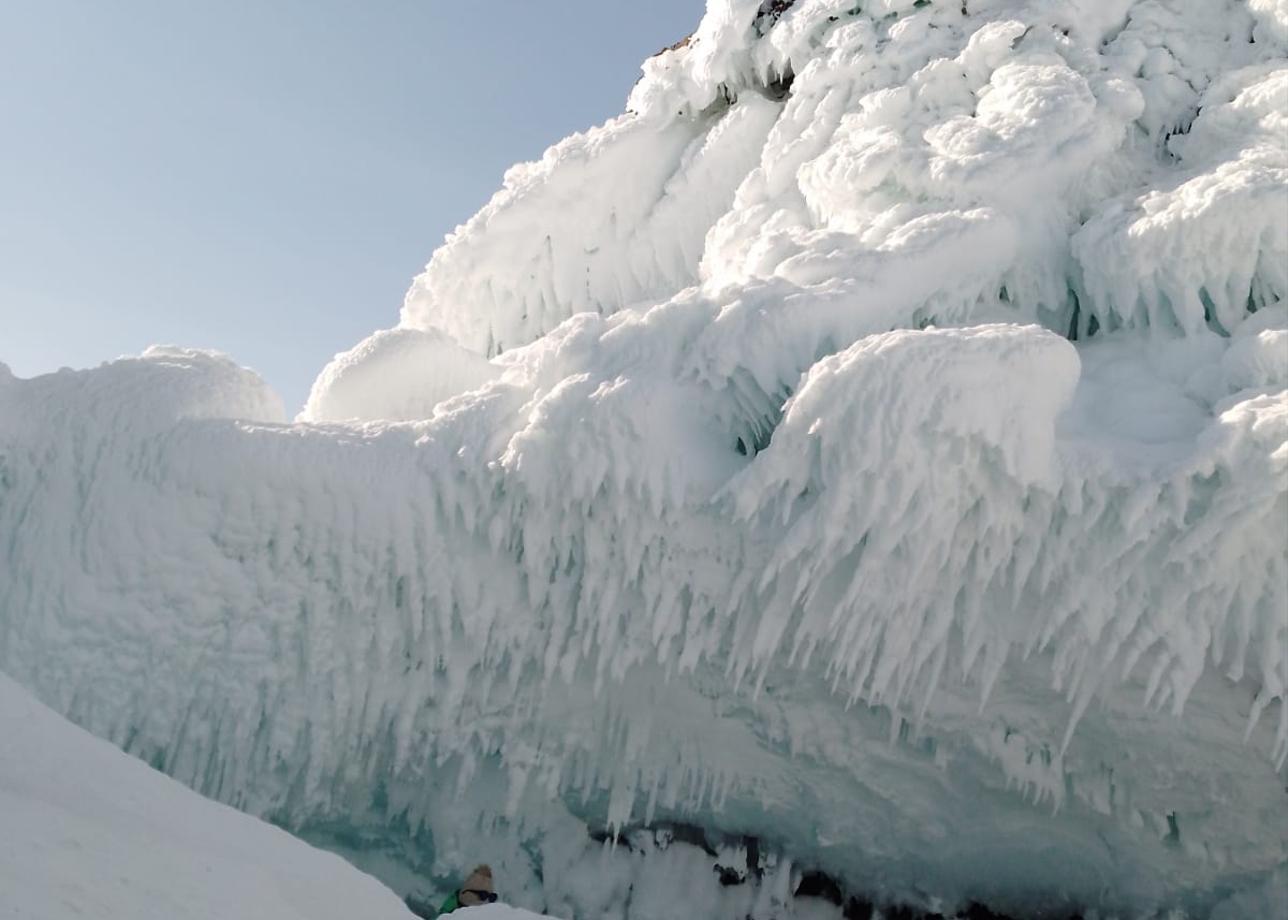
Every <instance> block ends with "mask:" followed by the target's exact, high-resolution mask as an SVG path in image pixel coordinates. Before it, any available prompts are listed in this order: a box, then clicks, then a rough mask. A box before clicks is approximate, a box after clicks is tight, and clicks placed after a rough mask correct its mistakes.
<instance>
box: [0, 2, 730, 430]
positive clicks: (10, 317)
mask: <svg viewBox="0 0 1288 920" xmlns="http://www.w3.org/2000/svg"><path fill="white" fill-rule="evenodd" d="M704 5H705V4H704V2H703V0H648V2H640V0H454V2H449V0H201V2H198V0H117V2H104V0H15V2H12V3H6V4H4V5H3V7H2V8H0V361H3V362H5V363H7V364H8V365H9V366H10V367H11V368H12V370H13V371H14V373H16V374H18V375H19V376H31V375H33V374H37V373H43V372H46V371H50V370H56V369H57V368H58V367H61V366H64V365H66V366H71V367H86V366H91V365H95V364H98V363H99V362H101V361H104V360H107V359H110V358H113V357H116V356H117V355H121V354H134V353H137V352H139V351H141V350H142V349H143V348H144V347H146V346H147V345H149V344H151V343H154V342H162V343H174V344H180V345H196V346H202V347H209V348H218V349H220V350H223V351H227V352H229V353H230V354H231V355H232V356H233V357H234V358H236V359H237V360H238V361H239V362H240V363H242V364H246V365H249V366H250V367H253V368H255V369H256V370H258V371H259V372H260V373H262V374H263V375H264V376H265V377H266V378H267V379H268V381H269V382H270V383H271V384H272V385H273V386H274V388H275V389H277V390H278V392H280V393H281V394H282V395H283V397H284V398H285V399H286V402H287V406H288V408H289V409H291V410H292V411H294V410H295V409H297V408H298V407H299V406H300V404H301V403H302V402H303V400H304V397H305V395H306V394H307V390H308V387H309V385H310V384H311V383H312V380H313V377H314V375H315V374H316V372H317V371H318V370H319V369H320V368H321V367H322V365H323V364H324V363H325V362H326V361H327V360H328V359H329V358H330V357H331V355H332V354H334V353H335V352H337V351H341V350H344V349H346V348H348V347H350V346H351V345H353V344H355V343H356V342H357V341H358V340H359V339H361V338H362V337H363V336H365V335H366V334H367V333H369V332H371V331H372V330H374V329H377V328H382V327H387V326H391V325H393V324H394V323H396V322H397V318H398V308H399V306H400V304H401V302H402V295H403V292H404V291H405V290H406V288H407V285H408V283H409V282H410V280H411V278H412V276H413V275H414V274H416V273H417V272H418V271H419V270H420V269H421V267H422V266H423V265H424V263H425V262H426V261H427V260H428V258H429V254H430V253H431V252H432V251H433V250H434V248H435V247H436V246H437V245H438V244H439V243H440V242H441V240H442V238H443V235H444V234H445V233H446V232H448V231H450V230H451V229H452V228H453V227H455V226H456V225H457V224H458V223H460V222H462V221H463V220H465V219H466V218H467V217H469V216H470V215H471V214H472V213H473V212H474V211H476V210H477V209H478V208H479V206H480V205H482V204H483V203H484V202H485V201H486V200H487V198H488V197H489V196H490V195H491V193H492V192H493V191H494V190H495V189H496V188H497V187H498V186H499V185H500V181H501V175H502V173H503V172H504V171H505V168H506V167H507V166H509V165H510V164H511V163H513V162H515V161H518V160H523V159H532V158H534V157H537V156H539V155H540V154H541V152H542V150H544V149H545V147H546V146H548V145H549V144H550V143H552V142H554V141H556V140H558V139H559V138H561V137H563V136H565V135H566V134H568V133H570V132H572V131H576V130H581V129H584V128H587V127H589V126H591V125H593V124H597V123H599V122H601V121H603V120H605V119H606V118H609V117H611V116H612V115H615V114H617V113H618V112H620V111H621V110H622V108H623V106H624V103H625V99H626V95H627V93H628V92H629V91H630V87H631V85H632V84H633V83H634V81H635V79H636V77H637V76H638V74H639V64H640V62H641V61H642V60H643V59H644V58H645V57H646V56H647V55H648V54H650V53H652V52H654V51H656V50H658V49H659V48H662V47H663V46H665V45H668V44H670V43H672V42H674V41H676V40H677V39H679V38H680V37H682V36H683V35H685V34H687V33H688V32H689V31H691V30H692V28H693V27H694V26H696V25H697V22H698V20H699V18H700V17H701V14H702V10H703V7H704Z"/></svg>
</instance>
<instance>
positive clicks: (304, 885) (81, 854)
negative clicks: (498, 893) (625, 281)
mask: <svg viewBox="0 0 1288 920" xmlns="http://www.w3.org/2000/svg"><path fill="white" fill-rule="evenodd" d="M0 738H4V744H3V745H0V814H3V815H4V819H3V824H2V825H0V827H2V830H0V892H3V901H4V908H5V912H6V915H8V916H13V917H21V918H24V920H70V918H73V917H101V918H104V920H113V918H114V920H138V918H140V917H172V918H175V920H228V918H230V917H236V918H238V920H352V918H354V917H370V918H372V920H377V918H388V920H397V918H410V917H411V916H412V915H411V914H410V913H408V911H407V910H406V908H405V907H403V905H402V904H401V903H400V902H399V900H398V898H397V897H395V896H394V894H393V892H391V891H389V890H388V889H387V888H385V887H384V886H382V885H381V884H380V883H379V882H377V881H376V880H375V879H373V878H371V877H370V876H367V875H363V874H362V873H361V872H358V871H357V870H356V869H354V868H353V867H351V866H349V865H348V864H346V863H345V862H344V861H343V860H342V859H340V858H339V857H338V856H334V855H332V854H330V853H323V852H321V851H320V850H315V849H314V848H312V847H310V846H308V845H307V844H304V843H302V842H300V841H299V840H296V839H294V838H293V837H291V836H290V835H289V834H287V833H286V832H285V831H281V830H278V829H277V828H275V827H271V826H269V825H267V824H264V823H263V822H261V821H258V820H256V819H254V818H250V817H247V816H246V815H243V814H241V813H240V812H237V811H234V810H233V809H231V808H229V807H228V806H226V805H219V804H217V803H215V802H210V801H207V800H205V799H202V798H201V797H200V796H198V795H196V794H195V793H193V792H192V791H191V790H189V789H186V788H184V787H183V786H181V785H180V784H179V783H177V782H175V781H174V780H172V779H170V778H168V777H166V776H163V775H162V774H160V773H157V772H156V771H154V770H152V769H151V768H149V767H148V766H146V765H145V764H142V763H140V762H138V761H137V760H135V759H134V758H132V757H129V756H128V755H126V754H123V753H121V752H120V751H119V750H117V749H116V748H115V747H113V746H112V745H110V744H108V743H106V742H104V741H100V740H98V739H97V738H92V737H90V735H88V734H87V733H86V732H84V731H82V730H81V729H78V728H76V727H75V726H73V725H71V724H69V723H68V722H66V721H64V720H63V719H62V718H61V717H60V716H58V715H55V714H54V713H53V712H51V711H49V710H48V709H46V708H45V707H44V706H42V705H41V704H39V703H38V702H36V701H35V700H34V699H33V698H32V697H31V696H30V695H29V694H28V693H27V692H26V691H24V690H22V689H21V688H20V687H18V686H17V685H16V684H15V683H13V681H11V680H10V679H9V678H7V677H5V676H4V675H3V674H0ZM482 916H483V915H481V918H480V920H482ZM496 916H497V920H500V918H502V917H505V918H512V917H513V918H516V920H517V918H519V917H521V916H531V915H521V914H519V913H517V912H516V913H513V914H512V913H498V914H497V915H496Z"/></svg>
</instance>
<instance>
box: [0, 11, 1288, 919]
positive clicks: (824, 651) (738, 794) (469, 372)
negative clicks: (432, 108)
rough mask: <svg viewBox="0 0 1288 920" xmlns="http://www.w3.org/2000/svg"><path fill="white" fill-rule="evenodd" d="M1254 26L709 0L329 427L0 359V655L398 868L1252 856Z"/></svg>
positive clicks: (1279, 287) (1264, 257)
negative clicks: (38, 374) (611, 837)
mask: <svg viewBox="0 0 1288 920" xmlns="http://www.w3.org/2000/svg"><path fill="white" fill-rule="evenodd" d="M1285 41H1288V8H1285V6H1284V4H1282V3H1277V2H1260V0H1256V2H1250V3H1242V2H1234V0H1229V2H1226V0H1139V2H1132V0H1101V2H1077V0H1065V2H1057V0H1050V2H1042V0H1027V2H1020V0H966V2H964V3H963V2H962V0H952V2H946V0H931V2H925V0H918V2H913V0H906V2H904V0H868V2H863V3H855V2H853V0H845V2H841V0H798V2H796V3H794V4H793V3H781V2H780V3H771V4H765V11H764V12H760V4H759V3H757V2H746V0H712V2H711V4H710V6H709V9H708V11H707V15H706V17H705V18H704V20H703V21H702V24H701V25H700V27H699V29H698V31H697V33H696V34H695V36H694V38H693V39H691V40H690V41H689V42H688V43H687V44H685V45H684V46H682V47H679V48H677V49H676V50H673V51H669V52H667V53H664V54H662V55H660V56H658V57H655V58H653V59H651V60H650V61H648V62H646V64H645V74H644V77H643V79H642V80H641V82H640V83H639V85H638V86H637V87H636V89H635V91H634V93H633V95H632V98H631V100H630V103H629V107H630V112H628V113H627V114H626V115H624V116H622V117H621V118H619V119H616V120H614V121H612V122H610V123H609V124H607V125H605V126H603V127H602V128H599V129H595V130H594V131H591V132H588V133H587V134H585V135H578V136H575V137H573V138H569V139H568V140H566V141H564V142H562V143H561V144H559V145H557V146H556V147H555V148H552V150H551V151H550V152H549V153H548V154H547V155H546V157H545V158H544V159H543V160H542V161H541V162H540V163H538V164H531V165H525V166H521V167H516V168H515V169H514V170H512V171H511V173H510V174H509V175H508V176H507V180H506V188H505V189H503V190H502V191H501V192H500V193H498V195H497V197H496V198H495V199H494V200H493V201H492V202H491V203H490V204H489V205H488V206H487V207H486V208H485V209H484V210H483V211H482V212H480V214H479V215H478V216H476V217H475V218H474V219H473V220H471V221H470V222H469V223H468V224H467V225H465V226H464V227H463V228H461V229H460V230H459V231H458V232H457V234H456V235H455V236H454V237H452V238H451V239H450V240H449V241H448V242H447V244H446V245H445V246H444V247H442V248H441V249H440V250H438V252H436V253H435V255H434V257H433V259H432V261H431V262H430V265H429V266H428V268H427V270H426V273H425V274H424V275H422V276H421V277H420V278H419V279H417V281H416V282H415V283H414V284H413V287H412V290H411V291H410V292H409V294H408V298H407V301H406V303H405V305H404V309H403V316H402V326H401V327H400V329H398V330H394V331H386V332H381V333H377V334H376V336H374V337H373V338H371V339H369V340H367V342H365V343H362V344H360V345H359V346H358V347H357V348H355V349H354V350H353V351H351V352H348V353H346V354H345V355H342V356H339V357H338V358H337V360H336V362H334V363H333V364H332V365H331V366H330V367H328V368H327V369H326V370H325V371H324V372H323V374H322V375H321V376H320V377H319V380H318V382H317V384H316V385H315V387H314V391H313V394H312V395H311V397H310V402H309V405H308V407H306V410H305V413H304V415H303V418H304V419H305V420H308V421H309V422H312V424H308V423H301V424H295V425H288V424H286V423H285V422H284V420H283V417H282V414H281V411H280V407H279V406H276V405H275V404H274V403H273V400H272V398H271V395H269V394H267V393H266V392H265V391H264V389H263V387H262V384H260V383H259V382H258V380H257V379H255V378H253V376H251V375H248V374H247V373H246V372H243V371H240V370H239V369H237V368H236V367H235V366H234V365H232V364H231V362H229V361H227V360H225V359H222V358H220V357H218V356H210V355H205V354H202V353H195V352H178V351H174V350H167V351H160V352H154V353H150V354H148V355H145V356H144V357H142V358H139V359H131V360H128V361H122V362H117V363H113V364H111V365H107V366H104V367H101V368H98V369H95V370H92V371H83V372H74V373H73V372H69V373H64V374H59V375H51V376H49V377H43V378H36V379H34V380H30V381H23V380H16V379H14V378H12V377H9V376H7V375H0V377H2V378H3V379H0V534H11V535H12V537H11V538H10V540H9V541H8V543H7V544H6V545H4V546H3V548H2V549H3V554H2V555H0V566H3V568H0V667H4V668H5V669H7V670H8V671H9V672H10V673H12V674H14V675H15V676H16V677H18V678H19V679H20V680H22V681H23V682H24V683H27V684H28V685H30V686H31V687H33V688H34V689H35V690H37V692H39V693H40V695H41V696H42V698H43V699H45V700H47V701H48V702H49V703H50V704H51V705H53V706H55V708H57V709H59V710H60V711H62V712H65V713H68V714H69V715H70V716H71V717H72V718H73V719H75V720H76V721H78V722H80V723H81V724H83V725H86V726H87V727H89V728H91V729H92V730H93V731H95V732H97V733H99V734H102V735H104V736H107V737H109V738H111V739H112V740H114V741H116V742H118V743H119V744H121V745H123V746H124V747H126V748H127V749H128V750H130V751H132V752H135V753H137V754H139V755H141V756H143V757H145V758H148V759H150V760H153V761H155V762H158V763H160V764H162V765H163V766H164V768H165V769H166V770H167V771H168V772H170V773H172V774H173V775H175V776H176V777H178V778H180V779H181V780H183V781H184V782H187V783H189V784H190V785H192V786H194V787H195V788H197V789H199V790H201V791H203V792H205V793H207V794H209V795H211V796H213V797H215V798H218V799H220V800H223V801H228V802H231V803H233V804H235V805H237V806H238V807H240V808H243V809H245V810H248V811H250V812H252V813H255V814H261V815H270V816H273V817H275V818H277V819H278V820H281V821H283V822H286V823H288V824H289V825H291V826H293V827H296V828H298V829H299V830H300V831H301V832H302V833H304V834H305V835H306V836H308V837H309V838H310V839H314V840H318V841H323V842H325V843H326V844H327V845H328V846H331V847H333V848H336V849H338V850H341V851H342V852H345V853H346V855H350V856H351V857H352V858H353V859H354V860H355V861H358V862H360V863H361V864H364V865H366V866H368V867H369V868H370V869H371V870H372V871H375V872H377V873H378V874H380V875H381V876H382V877H384V878H386V879H389V880H391V881H392V882H394V883H395V884H396V885H398V886H399V887H401V888H411V887H413V886H414V884H415V882H416V880H417V879H423V878H430V879H432V880H434V881H436V882H437V883H440V884H441V885H443V887H448V886H449V884H450V880H451V879H452V878H453V876H454V874H456V873H459V871H460V869H461V867H462V866H468V865H472V864H474V863H475V862H478V861H479V860H482V859H486V860H487V861H489V862H490V863H491V864H492V865H493V866H494V867H495V868H496V869H497V871H498V879H499V883H500V885H501V887H502V889H503V891H504V892H506V893H507V895H509V894H510V893H513V894H514V898H513V900H515V901H516V903H520V904H523V905H525V906H529V907H533V908H542V909H549V910H551V911H552V912H554V913H556V914H559V915H564V916H575V917H583V916H585V917H591V916H593V917H598V916H601V915H603V914H605V913H615V914H616V915H620V916H624V917H627V918H633V920H646V918H647V920H652V918H663V917H673V916H675V913H674V903H673V902H672V901H669V900H668V897H674V896H675V894H676V893H677V892H682V893H683V901H684V903H685V904H689V905H694V915H695V916H710V917H719V918H724V917H729V918H738V920H741V918H743V917H744V916H746V915H748V914H751V915H753V916H756V917H762V916H777V917H801V918H803V917H811V918H813V917H820V918H821V917H836V916H838V915H839V914H840V908H839V907H837V906H835V905H833V904H830V903H828V902H826V901H825V900H822V899H819V898H811V897H804V896H801V897H795V896H794V892H795V891H796V890H797V888H798V885H799V883H800V880H801V878H802V877H803V873H804V872H805V871H806V870H821V871H824V872H826V873H828V874H829V875H830V876H831V877H832V878H834V879H835V880H837V881H838V882H839V883H840V884H841V885H842V886H843V887H844V888H845V890H846V892H847V894H855V895H860V896H863V897H867V898H870V899H873V900H876V901H903V902H910V903H916V904H922V905H927V906H932V905H938V906H941V907H943V908H944V909H951V908H953V907H955V906H961V905H963V904H965V903H966V902H967V901H969V900H972V899H973V900H977V901H983V902H987V903H989V904H991V905H994V906H996V907H999V908H1005V909H1009V910H1013V911H1016V912H1023V911H1032V910H1035V909H1036V908H1038V907H1049V906H1051V905H1053V904H1062V905H1068V906H1083V907H1088V908H1093V909H1097V910H1100V911H1102V912H1110V913H1113V912H1117V911H1124V912H1130V914H1131V915H1132V916H1136V915H1138V913H1139V912H1146V913H1148V912H1150V911H1155V910H1165V909H1170V908H1177V909H1180V910H1184V911H1186V912H1187V913H1188V914H1190V915H1193V916H1207V915H1209V914H1211V915H1213V916H1222V915H1224V916H1238V915H1240V913H1239V912H1240V911H1252V908H1250V907H1249V906H1248V905H1253V904H1256V903H1258V899H1260V903H1263V904H1265V903H1273V902H1274V900H1275V899H1277V898H1278V899H1282V898H1284V897H1288V891H1286V890H1285V888H1286V886H1288V872H1286V871H1285V869H1284V865H1285V862H1286V861H1288V798H1286V797H1285V795H1284V772H1283V771H1284V768H1285V767H1284V762H1285V758H1286V757H1288V706H1286V705H1285V698H1286V696H1288V556H1286V549H1285V548H1286V547H1288V309H1285V306H1284V303H1283V299H1284V297H1285V294H1286V293H1288V277H1286V275H1285V268H1286V266H1288V197H1286V196H1288V191H1285V181H1286V179H1288V148H1286V147H1285V141H1284V133H1285V129H1286V125H1285V115H1284V113H1285V112H1286V111H1288V63H1285V45H1284V42H1285ZM389 418H401V419H410V420H411V421H406V422H403V423H391V422H389V421H387V419H389ZM382 419H384V420H385V421H382ZM340 420H346V423H345V424H336V422H337V421H340ZM644 825H654V826H657V827H686V826H689V825H694V826H699V827H701V828H702V829H703V831H704V833H705V834H706V835H707V836H706V837H705V838H703V839H700V840H697V841H696V842H695V840H694V839H690V838H691V836H692V835H689V837H685V835H683V834H682V835H680V836H681V837H683V838H684V839H680V838H676V839H671V838H669V837H668V836H667V834H668V833H670V832H669V831H664V830H645V829H643V826H644ZM609 828H623V829H625V836H626V839H627V840H628V841H629V842H630V846H618V847H617V848H616V849H614V848H612V847H606V845H605V844H603V843H602V842H600V840H601V833H602V832H603V831H605V830H607V829H609ZM752 840H754V841H755V843H754V845H753V844H752V843H751V842H750V841H752ZM753 854H754V855H755V856H756V858H751V857H752V856H753ZM740 861H741V862H740ZM716 867H721V868H722V869H724V870H727V872H726V876H727V880H728V878H730V877H732V878H735V879H736V878H741V879H743V881H742V882H741V883H740V884H735V885H730V886H722V885H721V884H720V882H719V879H718V876H717V873H716V871H714V870H715V869H716ZM730 873H731V875H730ZM677 879H681V880H682V881H677ZM668 911H669V912H668ZM1252 912H1254V913H1255V911H1252ZM1102 915H1103V913H1102Z"/></svg>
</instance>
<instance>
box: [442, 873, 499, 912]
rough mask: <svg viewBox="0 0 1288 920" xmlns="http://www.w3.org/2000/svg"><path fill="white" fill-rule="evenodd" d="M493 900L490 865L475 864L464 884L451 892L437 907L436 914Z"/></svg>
mask: <svg viewBox="0 0 1288 920" xmlns="http://www.w3.org/2000/svg"><path fill="white" fill-rule="evenodd" d="M494 901H496V891H495V890H494V889H493V888H492V867H491V866H486V865H484V866H475V867H474V871H473V872H471V873H470V874H469V876H468V877H467V878H466V879H465V884H463V885H462V886H461V887H460V888H457V889H456V891H454V892H452V894H451V896H450V897H448V899H447V900H446V901H444V902H443V905H442V906H441V907H440V908H438V915H439V916H440V917H442V916H444V915H445V914H450V913H451V912H452V911H454V910H457V909H459V908H461V907H477V906H479V905H480V904H491V903H493V902H494Z"/></svg>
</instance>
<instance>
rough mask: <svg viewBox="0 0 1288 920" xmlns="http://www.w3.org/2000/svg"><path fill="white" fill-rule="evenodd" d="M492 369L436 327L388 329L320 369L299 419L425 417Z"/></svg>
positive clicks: (480, 381)
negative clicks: (437, 330) (424, 329)
mask: <svg viewBox="0 0 1288 920" xmlns="http://www.w3.org/2000/svg"><path fill="white" fill-rule="evenodd" d="M497 374H498V370H497V369H496V368H494V367H493V366H492V365H491V364H489V363H488V362H487V361H486V360H484V359H483V358H481V357H479V356H478V355H477V354H475V353H474V352H471V351H467V350H466V349H464V348H462V347H461V346H459V345H457V344H456V343H455V342H454V341H453V340H452V339H450V338H449V337H448V336H446V335H444V334H442V333H441V332H434V331H430V332H421V331H419V330H416V329H387V330H383V331H381V332H377V333H375V334H374V335H372V336H371V337H370V338H368V339H366V340H365V341H363V342H361V343H359V344H358V345H356V346H355V347H354V348H352V349H350V350H349V351H346V352H344V353H343V354H338V355H336V356H335V359H334V360H333V361H332V362H331V363H330V364H328V365H327V366H326V367H325V368H323V370H322V373H321V374H320V375H319V376H318V379H317V381H316V382H315V383H314V384H313V389H312V391H311V392H310V393H309V398H308V402H307V403H306V404H305V406H304V411H303V412H302V413H301V414H300V421H306V422H334V421H369V420H376V419H390V420H406V419H420V418H429V417H430V416H432V415H433V414H434V407H435V406H436V405H438V404H439V403H441V402H443V401H444V400H446V399H449V398H451V397H453V396H456V395H458V394H460V393H463V392H465V391H467V390H472V389H474V388H476V387H479V386H482V385H483V384H484V383H486V382H487V381H488V380H491V379H492V378H493V377H495V376H497Z"/></svg>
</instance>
